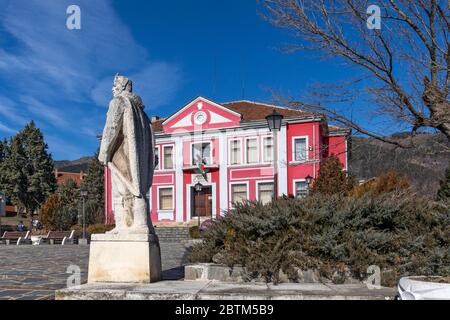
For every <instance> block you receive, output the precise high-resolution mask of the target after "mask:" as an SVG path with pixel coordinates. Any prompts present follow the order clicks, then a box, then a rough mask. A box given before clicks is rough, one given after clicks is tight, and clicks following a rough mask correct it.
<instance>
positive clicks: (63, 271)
mask: <svg viewBox="0 0 450 320" xmlns="http://www.w3.org/2000/svg"><path fill="white" fill-rule="evenodd" d="M187 248H188V245H186V244H183V243H174V242H162V243H161V255H162V267H163V278H164V279H165V280H177V279H182V278H183V276H184V268H182V266H183V265H184V264H186V263H187V254H188V249H187ZM88 260H89V247H87V246H79V245H73V246H60V245H53V246H51V245H45V246H6V245H0V300H46V299H54V297H55V290H57V289H62V288H65V287H66V284H67V279H68V277H69V276H70V275H71V274H70V273H67V270H68V268H69V266H71V265H75V266H79V267H80V270H81V283H82V284H83V283H86V281H87V269H88Z"/></svg>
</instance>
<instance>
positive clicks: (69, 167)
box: [54, 157, 91, 172]
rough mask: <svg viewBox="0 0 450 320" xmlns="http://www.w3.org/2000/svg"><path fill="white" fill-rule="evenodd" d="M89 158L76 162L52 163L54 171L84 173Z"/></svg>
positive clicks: (61, 161) (62, 161)
mask: <svg viewBox="0 0 450 320" xmlns="http://www.w3.org/2000/svg"><path fill="white" fill-rule="evenodd" d="M90 160H91V157H83V158H80V159H78V160H60V161H54V165H55V169H58V170H59V171H63V172H80V171H83V172H86V171H87V168H88V166H89V161H90Z"/></svg>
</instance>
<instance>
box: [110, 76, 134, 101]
mask: <svg viewBox="0 0 450 320" xmlns="http://www.w3.org/2000/svg"><path fill="white" fill-rule="evenodd" d="M123 91H127V92H133V82H132V81H131V80H130V79H128V78H127V77H125V76H121V75H119V74H116V76H115V78H114V85H113V88H112V93H113V96H114V97H116V96H118V95H119V94H121V93H122V92H123Z"/></svg>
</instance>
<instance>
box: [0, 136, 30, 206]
mask: <svg viewBox="0 0 450 320" xmlns="http://www.w3.org/2000/svg"><path fill="white" fill-rule="evenodd" d="M4 149H5V150H4V159H3V162H2V164H1V177H0V189H2V191H4V192H5V193H6V195H7V197H8V198H9V200H11V202H12V203H14V205H16V207H17V208H18V212H19V213H24V212H25V211H26V203H27V198H28V195H27V174H26V170H25V168H26V163H27V161H26V156H25V151H24V149H23V144H22V137H21V136H19V135H16V136H15V137H12V138H10V141H9V144H8V146H7V147H6V148H5V144H4Z"/></svg>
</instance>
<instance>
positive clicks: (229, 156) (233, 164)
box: [228, 138, 244, 166]
mask: <svg viewBox="0 0 450 320" xmlns="http://www.w3.org/2000/svg"><path fill="white" fill-rule="evenodd" d="M233 141H239V148H240V150H241V154H240V155H239V162H238V163H231V152H232V151H231V143H232V142H233ZM243 144H244V143H243V142H242V138H234V139H228V164H229V165H230V166H240V165H242V164H243V163H244V162H243V160H244V159H243V158H244V157H243V156H242V146H243Z"/></svg>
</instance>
